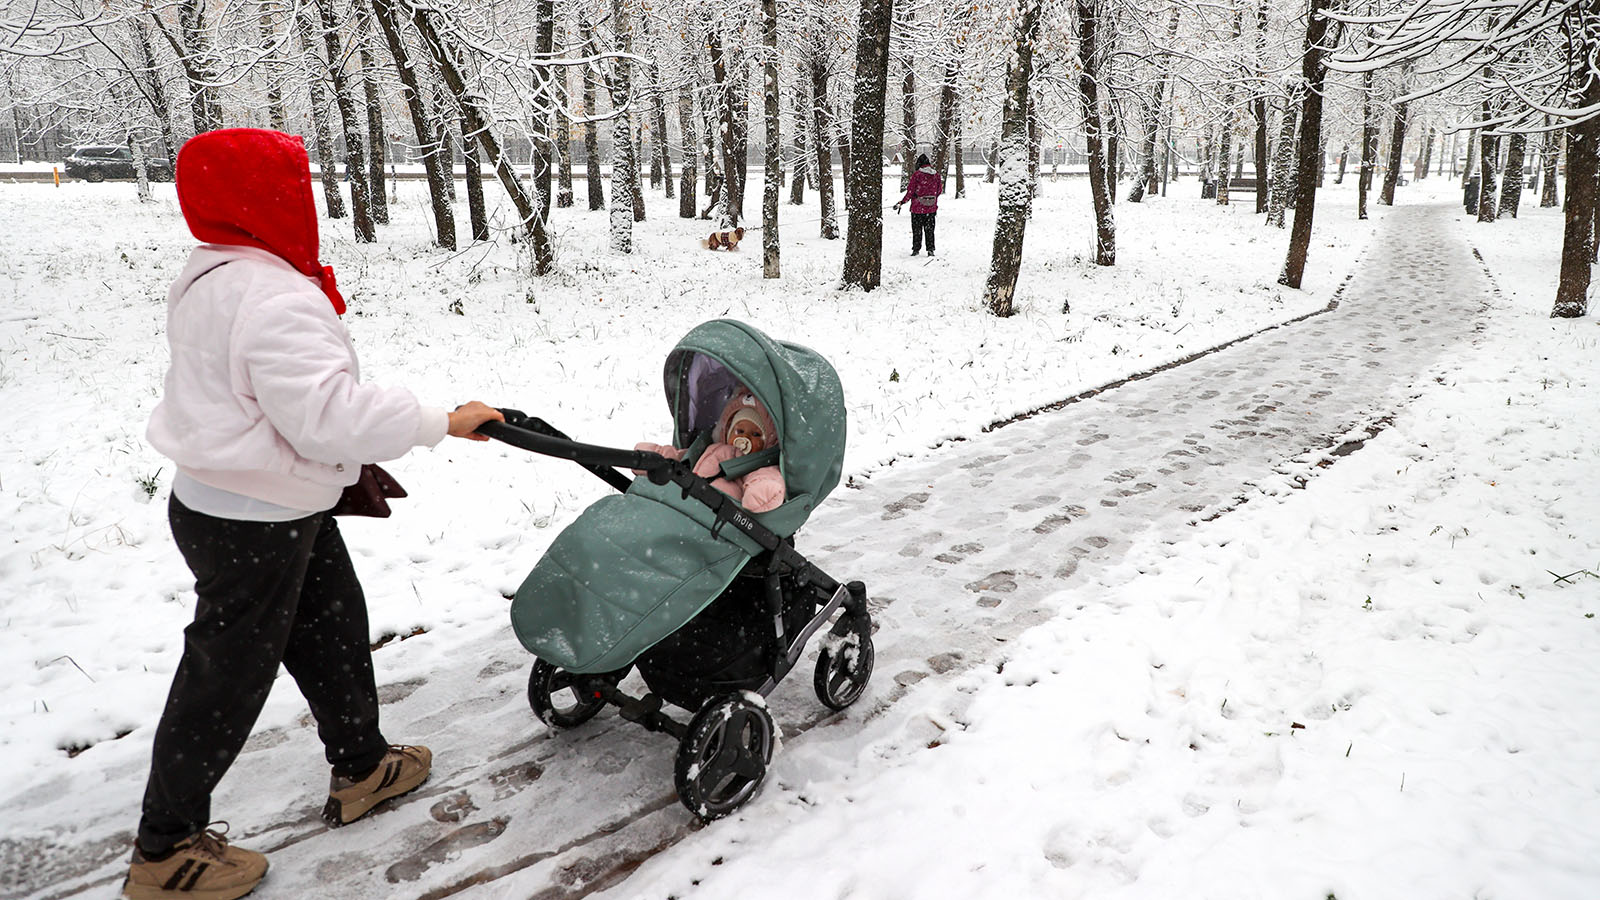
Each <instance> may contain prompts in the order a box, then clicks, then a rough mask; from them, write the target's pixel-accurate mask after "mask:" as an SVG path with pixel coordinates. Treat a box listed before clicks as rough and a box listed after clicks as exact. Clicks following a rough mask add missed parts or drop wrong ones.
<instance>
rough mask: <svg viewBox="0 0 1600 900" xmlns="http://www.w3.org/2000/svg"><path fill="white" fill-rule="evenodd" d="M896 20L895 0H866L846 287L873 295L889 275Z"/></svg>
mask: <svg viewBox="0 0 1600 900" xmlns="http://www.w3.org/2000/svg"><path fill="white" fill-rule="evenodd" d="M893 16H894V0H861V18H860V29H859V31H858V32H857V36H856V95H855V104H854V109H853V111H852V113H851V123H850V124H851V128H850V141H851V147H850V160H849V163H848V165H849V172H848V176H847V179H846V181H847V184H846V185H845V205H846V207H847V212H848V214H849V226H848V230H847V231H846V235H845V248H844V277H843V282H844V285H845V286H846V287H859V288H861V289H862V290H868V291H870V290H872V289H873V288H875V287H877V286H878V283H879V281H880V280H881V278H882V271H883V121H884V113H885V109H884V106H885V100H886V99H887V98H886V96H885V95H886V94H887V93H888V85H889V26H890V23H891V22H892V21H893ZM813 85H815V82H814V81H813Z"/></svg>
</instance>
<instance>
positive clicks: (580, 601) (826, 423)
mask: <svg viewBox="0 0 1600 900" xmlns="http://www.w3.org/2000/svg"><path fill="white" fill-rule="evenodd" d="M664 377H665V386H666V394H667V403H668V406H669V408H670V409H671V411H672V416H673V432H674V437H673V440H674V444H675V445H676V446H679V447H691V446H703V445H704V443H705V441H704V438H705V436H706V435H708V434H709V432H710V430H711V428H712V426H713V425H714V424H715V423H716V420H717V417H718V415H719V414H720V413H721V411H722V409H723V406H724V405H725V404H726V403H727V401H728V399H729V398H730V397H732V396H733V393H734V391H736V390H737V389H738V387H739V386H740V385H743V386H744V387H746V388H748V389H749V390H750V392H751V393H752V394H754V395H755V396H756V399H758V400H760V401H761V403H762V405H763V406H765V407H766V408H767V410H768V412H770V413H771V415H772V418H773V424H774V425H775V426H776V428H777V430H778V434H779V440H778V450H779V455H778V463H777V464H778V467H779V470H780V471H781V472H782V473H783V476H784V483H785V485H786V487H787V490H788V496H787V499H786V500H785V502H784V503H783V505H781V506H779V507H778V508H777V509H773V510H770V511H768V512H765V513H760V514H756V515H754V516H753V518H754V519H755V520H756V521H758V522H760V523H761V524H762V525H764V526H766V527H767V528H769V529H771V530H772V531H774V532H776V533H777V534H778V535H779V536H781V537H789V536H791V535H793V534H794V533H795V531H797V530H798V529H799V527H800V526H801V525H803V524H804V523H805V521H806V519H807V518H809V516H810V514H811V511H812V510H813V509H815V508H816V505H817V503H819V502H821V500H822V499H823V498H824V497H826V496H827V495H828V494H829V493H831V492H832V491H833V489H834V488H835V487H836V486H837V485H838V483H839V476H840V472H841V470H842V469H843V465H844V447H845V430H846V429H845V411H844V392H843V389H842V388H841V386H840V384H839V376H838V374H837V373H835V372H834V369H833V366H831V365H829V363H828V361H827V360H825V359H823V358H822V357H821V356H819V355H818V354H817V353H816V352H814V351H812V350H810V349H808V348H806V347H802V346H800V345H798V344H791V343H787V342H784V341H774V340H773V339H771V338H769V337H767V336H766V335H765V334H763V333H762V332H761V331H759V330H758V329H756V328H754V327H752V326H750V325H747V324H745V323H743V322H737V321H734V320H731V319H718V320H714V321H710V322H705V323H703V324H701V325H698V326H696V327H695V328H693V329H692V330H690V332H689V333H688V334H686V335H684V337H683V339H682V340H680V341H679V342H678V344H677V346H676V347H674V348H673V350H672V352H671V353H669V354H668V355H667V361H666V367H665V372H664ZM760 551H761V547H760V545H758V544H756V543H755V542H754V541H753V540H751V539H750V538H749V537H748V536H746V535H744V534H743V533H741V532H739V531H738V530H737V529H734V528H718V527H717V522H716V516H715V515H714V514H713V512H712V510H711V509H710V508H709V507H707V506H706V505H705V504H703V503H701V502H699V501H697V500H695V499H694V498H692V497H685V496H684V492H683V490H682V489H680V488H679V487H678V486H676V485H674V484H670V483H669V484H665V485H656V484H652V483H650V482H649V481H648V480H647V479H644V478H637V479H634V482H633V485H632V486H631V487H630V488H629V489H628V491H627V493H626V494H622V495H612V496H608V497H605V498H602V499H601V500H599V501H598V502H596V503H595V504H593V505H592V506H590V507H589V508H588V509H586V510H584V511H583V513H582V514H580V515H579V516H578V518H577V519H576V520H575V521H574V522H573V523H572V524H571V525H569V526H567V528H566V529H564V530H563V531H562V532H561V534H560V535H558V536H557V537H556V539H555V541H554V542H553V543H552V544H551V545H550V549H549V551H548V552H546V553H545V555H544V557H543V558H542V559H540V560H539V562H538V564H537V565H536V566H534V569H533V571H532V572H530V573H529V574H528V577H527V578H526V579H525V580H524V581H523V583H522V586H521V587H520V588H518V590H517V593H516V596H515V598H514V599H513V600H512V603H511V625H512V630H513V631H514V632H515V633H516V635H517V639H518V640H520V641H521V642H522V644H523V646H525V647H527V648H528V650H529V651H531V652H532V653H533V654H534V655H536V656H538V657H539V658H540V659H542V660H545V661H546V662H549V663H552V664H554V665H556V666H560V667H561V668H563V669H566V670H567V671H569V672H578V673H598V672H610V671H615V670H618V669H621V668H624V667H626V666H627V665H629V664H630V663H632V662H633V661H634V660H635V659H636V658H638V656H639V655H640V654H642V653H644V652H645V651H646V650H649V649H650V648H651V647H653V646H655V644H657V643H658V642H660V641H661V640H662V639H663V638H665V637H666V636H667V635H669V634H671V633H672V632H674V631H676V630H678V629H679V628H680V627H682V626H683V625H684V624H685V623H687V622H688V621H689V620H690V619H692V618H694V617H695V616H696V615H698V614H699V613H700V611H701V610H702V609H704V608H705V607H706V606H708V605H710V603H711V601H712V600H715V599H716V598H717V596H718V595H720V594H721V593H722V591H723V589H725V588H726V587H727V586H728V583H729V582H731V581H732V580H733V578H734V576H736V575H737V574H738V573H739V571H740V570H741V569H742V568H744V565H745V563H747V562H749V560H750V559H751V558H752V557H753V556H755V555H756V554H757V553H759V552H760Z"/></svg>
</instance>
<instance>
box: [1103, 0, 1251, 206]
mask: <svg viewBox="0 0 1600 900" xmlns="http://www.w3.org/2000/svg"><path fill="white" fill-rule="evenodd" d="M1083 6H1084V3H1083V0H1079V3H1078V7H1079V9H1082V8H1083ZM1242 34H1244V10H1242V9H1238V10H1234V13H1233V43H1234V44H1238V43H1239V36H1240V35H1242ZM1233 96H1234V82H1233V81H1232V80H1229V81H1228V87H1227V90H1226V93H1225V99H1224V100H1223V101H1222V162H1221V164H1220V165H1219V166H1218V171H1217V205H1218V206H1227V205H1228V201H1229V197H1228V187H1229V185H1230V183H1231V182H1232V179H1233V173H1232V172H1230V171H1229V170H1228V165H1229V161H1230V158H1229V156H1228V154H1229V152H1230V151H1231V150H1232V148H1233V131H1234V127H1235V124H1234V123H1235V121H1236V118H1237V115H1238V114H1237V112H1236V111H1235V110H1234V108H1233ZM1240 161H1241V162H1243V160H1240Z"/></svg>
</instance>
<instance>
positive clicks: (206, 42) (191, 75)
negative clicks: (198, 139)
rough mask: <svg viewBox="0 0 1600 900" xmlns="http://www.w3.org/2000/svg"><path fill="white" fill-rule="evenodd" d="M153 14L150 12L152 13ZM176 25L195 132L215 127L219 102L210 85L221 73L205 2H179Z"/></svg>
mask: <svg viewBox="0 0 1600 900" xmlns="http://www.w3.org/2000/svg"><path fill="white" fill-rule="evenodd" d="M154 15H155V13H154V12H152V13H151V16H154ZM159 21H160V20H159V19H158V20H157V22H158V23H159ZM178 28H179V29H180V31H181V33H182V34H183V48H182V50H181V52H179V53H178V57H179V59H180V60H181V61H182V63H183V71H184V75H185V76H187V78H188V81H189V109H190V111H191V112H192V113H193V114H194V133H195V134H204V133H205V132H207V131H216V130H217V129H218V128H221V127H222V105H221V103H220V102H218V100H217V96H216V90H217V89H216V88H215V87H213V85H215V84H216V83H217V82H218V81H220V80H221V74H220V73H219V72H218V71H217V63H218V61H217V54H216V51H214V50H213V49H212V48H211V39H210V38H209V37H207V35H206V30H205V29H206V21H205V5H204V3H203V2H202V0H183V2H182V3H180V4H179V5H178ZM173 49H174V50H177V49H178V48H177V47H174V48H173Z"/></svg>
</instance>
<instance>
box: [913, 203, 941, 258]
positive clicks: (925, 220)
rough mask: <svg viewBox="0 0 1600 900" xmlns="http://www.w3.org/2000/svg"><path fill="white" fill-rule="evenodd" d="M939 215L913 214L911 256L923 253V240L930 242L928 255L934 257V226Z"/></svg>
mask: <svg viewBox="0 0 1600 900" xmlns="http://www.w3.org/2000/svg"><path fill="white" fill-rule="evenodd" d="M938 215H939V214H938V213H936V212H931V213H912V214H911V255H912V256H915V255H917V254H918V253H921V252H922V240H923V238H924V237H926V238H927V240H928V255H929V256H932V255H933V225H934V219H935V218H937V217H938Z"/></svg>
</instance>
